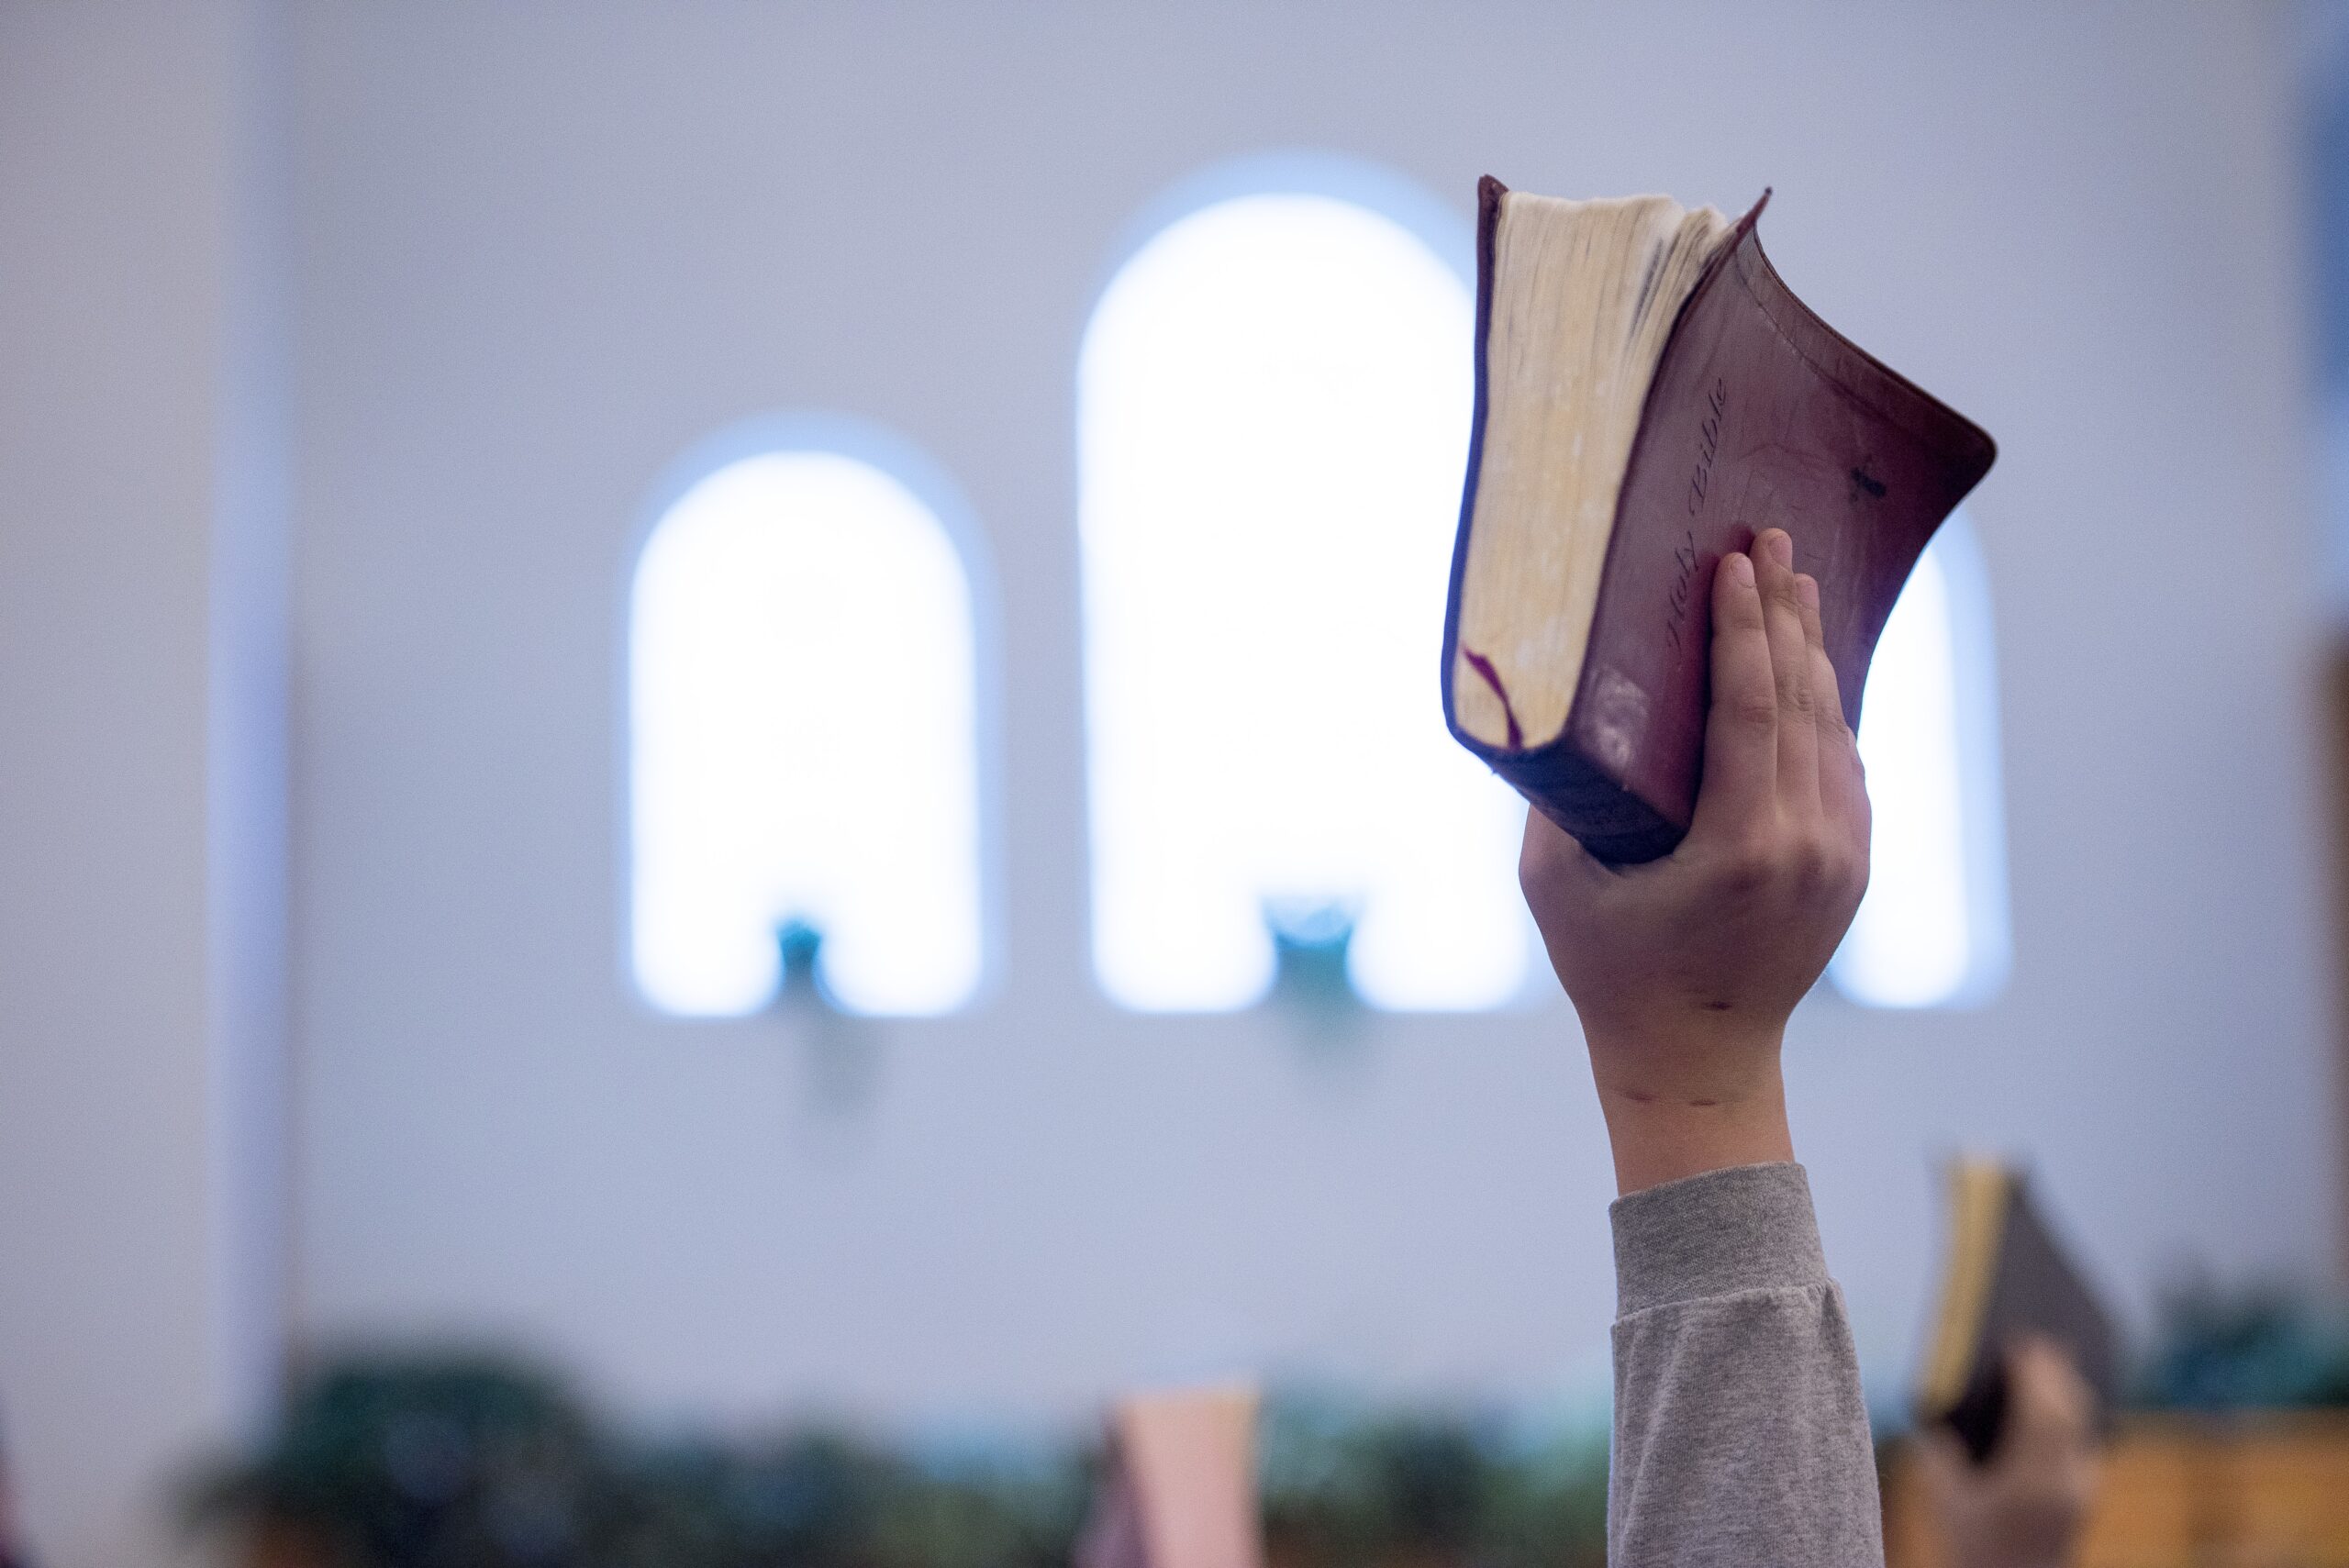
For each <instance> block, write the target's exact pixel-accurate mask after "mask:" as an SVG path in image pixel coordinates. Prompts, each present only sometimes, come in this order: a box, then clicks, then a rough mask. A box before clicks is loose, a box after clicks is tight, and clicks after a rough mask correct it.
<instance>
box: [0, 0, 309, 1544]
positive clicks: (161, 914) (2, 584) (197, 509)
mask: <svg viewBox="0 0 2349 1568" xmlns="http://www.w3.org/2000/svg"><path fill="white" fill-rule="evenodd" d="M273 26H274V24H273V19H272V17H271V16H270V14H269V13H268V12H267V11H266V10H265V9H263V8H262V6H258V5H252V4H244V3H241V0H222V3H217V4H215V3H210V0H207V3H205V4H200V5H198V4H171V5H151V4H122V5H114V4H109V5H89V6H50V5H39V4H8V5H0V279H5V280H6V284H5V285H0V1423H4V1424H5V1428H6V1433H5V1440H6V1451H7V1459H8V1462H9V1464H10V1467H11V1469H12V1471H13V1472H14V1474H15V1479H16V1481H17V1485H18V1486H19V1487H20V1489H21V1496H22V1501H23V1503H24V1509H25V1515H26V1523H27V1528H28V1530H29V1531H30V1533H31V1537H32V1547H33V1550H34V1552H35V1555H36V1556H37V1558H38V1559H39V1561H41V1562H49V1563H53V1564H57V1565H59V1568H82V1565H85V1564H86V1565H91V1568H96V1565H99V1564H106V1565H109V1568H111V1565H115V1564H131V1563H138V1562H153V1561H161V1560H164V1559H166V1558H167V1557H170V1556H172V1555H173V1554H174V1552H175V1548H174V1546H173V1541H174V1540H176V1539H177V1536H176V1530H175V1529H173V1526H172V1523H171V1520H170V1518H169V1516H168V1512H167V1507H168V1503H169V1498H168V1496H167V1492H166V1487H167V1485H168V1484H169V1483H170V1482H171V1481H172V1480H173V1478H174V1477H177V1476H180V1475H182V1474H183V1473H184V1468H185V1466H186V1465H187V1463H188V1462H189V1461H190V1460H191V1459H192V1458H194V1457H195V1454H196V1453H197V1452H198V1451H200V1450H203V1449H206V1448H210V1447H213V1446H216V1445H217V1444H219V1443H220V1442H222V1441H224V1440H228V1438H229V1437H230V1436H231V1435H232V1434H233V1433H235V1432H236V1431H237V1430H239V1428H240V1427H242V1426H244V1425H246V1424H249V1423H250V1422H251V1421H252V1420H253V1419H254V1418H256V1417H258V1416H259V1415H260V1414H261V1413H262V1410H263V1409H264V1408H265V1407H266V1402H267V1400H268V1398H269V1396H270V1391H271V1389H272V1388H273V1384H274V1378H275V1373H276V1368H277V1366H278V1363H279V1361H280V1343H279V1329H280V1326H281V1322H282V1317H283V1313H282V1306H283V1295H284V1262H283V1259H282V1256H281V1254H280V1249H279V1231H280V1229H281V1226H280V1224H279V1218H280V1214H279V1197H278V1194H279V1192H280V1188H281V1179H280V1177H279V1175H278V1173H277V1170H276V1162H277V1157H278V1154H279V1152H280V1144H281V1142H282V1138H281V1135H280V1128H279V1123H280V1120H281V1117H282V1109H283V1106H282V1103H281V1094H282V1090H281V1086H280V1084H279V1077H280V1070H279V1069H280V1061H281V1058H282V1053H283V1019H282V996H283V975H282V972H281V968H280V964H281V960H282V956H283V943H282V934H281V922H282V918H283V906H284V875H283V856H282V851H281V846H282V841H283V838H284V806H283V795H284V789H283V781H284V710H285V701H284V669H283V652H282V644H283V632H284V548H283V545H284V539H283V509H282V505H281V501H280V496H279V489H280V473H281V471H282V454H281V452H280V450H279V447H278V441H277V433H278V431H277V427H278V425H279V423H280V419H279V412H280V411H279V408H278V388H277V386H276V384H275V383H276V377H277V374H278V368H279V367H278V365H277V363H276V362H275V356H274V354H273V350H274V348H275V346H276V344H277V339H276V336H275V333H274V331H273V325H272V321H271V314H272V312H273V310H274V309H275V308H276V307H277V306H278V304H279V303H280V302H279V299H278V297H277V296H276V295H275V293H274V292H273V279H272V277H271V276H270V275H269V273H268V272H267V263H268V254H269V247H270V239H269V236H270V231H271V227H272V225H273V221H274V216H275V211H276V209H278V208H280V207H282V202H281V201H280V196H281V195H282V193H281V192H279V191H278V190H276V189H275V188H273V187H272V186H271V184H270V183H269V180H268V174H267V169H268V160H267V157H266V155H265V152H264V150H263V143H264V142H265V141H266V140H267V139H268V135H269V132H268V129H267V127H266V125H265V124H264V120H265V117H266V115H267V113H268V112H269V109H270V106H271V105H272V104H273V102H274V99H275V93H274V90H273V77H272V72H273V69H274V67H273V56H272V54H271V39H272V36H273Z"/></svg>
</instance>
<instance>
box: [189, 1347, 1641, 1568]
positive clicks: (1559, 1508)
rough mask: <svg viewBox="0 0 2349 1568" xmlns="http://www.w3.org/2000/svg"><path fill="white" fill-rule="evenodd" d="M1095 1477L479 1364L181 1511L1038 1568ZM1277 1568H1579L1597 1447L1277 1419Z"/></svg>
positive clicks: (474, 1554) (253, 1519) (1593, 1558)
mask: <svg viewBox="0 0 2349 1568" xmlns="http://www.w3.org/2000/svg"><path fill="white" fill-rule="evenodd" d="M1097 1465H1098V1454H1097V1452H1096V1451H1094V1450H1092V1449H1090V1448H1088V1447H1085V1446H1083V1445H1070V1446H1067V1447H1064V1448H1061V1449H1047V1448H1040V1447H1030V1448H1026V1449H1022V1448H1020V1447H1018V1446H1017V1445H1010V1444H1004V1445H998V1446H997V1447H995V1448H993V1449H989V1450H985V1451H983V1452H981V1453H979V1454H978V1455H976V1456H975V1457H974V1455H973V1454H972V1453H970V1452H964V1453H962V1454H960V1455H959V1456H957V1457H955V1458H952V1459H944V1458H940V1457H937V1456H935V1455H933V1456H929V1457H924V1456H920V1455H918V1454H916V1453H912V1452H908V1451H899V1450H895V1449H890V1448H885V1447H883V1446H882V1445H879V1444H876V1443H872V1442H868V1441H863V1440H857V1439H853V1438H851V1437H847V1436H844V1435H841V1434H839V1433H824V1432H812V1433H802V1434H797V1435H793V1436H790V1437H786V1438H783V1439H780V1440H772V1441H766V1442H744V1443H738V1444H726V1443H718V1442H690V1443H676V1442H673V1443H665V1444H649V1443H644V1442H641V1441H636V1440H629V1439H625V1438H622V1437H620V1436H618V1435H617V1434H615V1433H614V1432H612V1431H610V1430H608V1429H606V1428H605V1427H604V1426H603V1425H602V1424H600V1423H599V1422H598V1421H597V1420H596V1418H595V1417H594V1416H593V1415H592V1413H591V1412H590V1411H588V1410H587V1408H586V1407H584V1405H583V1404H582V1403H581V1402H580V1401H579V1400H577V1399H576V1398H575V1397H574V1396H573V1395H572V1394H571V1393H570V1392H569V1390H568V1389H567V1388H566V1387H565V1386H564V1385H562V1382H561V1380H559V1379H557V1378H555V1377H553V1376H551V1375H550V1374H548V1373H545V1372H543V1371H541V1370H540V1369H537V1368H534V1367H532V1366H529V1365H528V1364H527V1363H522V1362H509V1361H507V1360H505V1359H502V1358H497V1357H491V1356H452V1357H424V1358H394V1357H373V1358H357V1359H351V1360H348V1361H344V1362H338V1363H336V1364H334V1365H332V1366H329V1367H327V1368H324V1369H322V1370H321V1371H320V1372H319V1373H317V1375H316V1376H313V1377H311V1378H310V1379H308V1380H306V1382H305V1383H304V1384H303V1385H302V1386H301V1387H300V1388H299V1389H298V1390H296V1392H295V1396H294V1397H293V1398H292V1399H291V1401H290V1402H289V1404H288V1406H287V1407H286V1409H285V1411H284V1418H283V1420H282V1421H281V1423H280V1425H279V1427H278V1429H277V1430H276V1431H275V1433H274V1434H273V1436H272V1437H271V1438H270V1440H268V1441H267V1442H266V1443H264V1444H263V1445H262V1447H261V1448H260V1450H259V1451H257V1452H254V1453H252V1454H250V1455H247V1456H244V1457H242V1458H239V1459H236V1460H233V1461H230V1462H225V1463H222V1464H220V1465H218V1466H217V1467H216V1468H215V1469H214V1470H213V1471H212V1472H211V1473H209V1474H207V1475H206V1477H205V1478H204V1479H203V1480H202V1482H201V1483H200V1484H199V1485H197V1486H196V1487H195V1488H194V1490H193V1491H192V1493H191V1495H190V1498H189V1504H188V1513H189V1518H190V1519H191V1520H192V1521H193V1522H194V1523H195V1525H197V1526H198V1527H200V1528H204V1529H223V1528H230V1527H242V1528H244V1529H248V1530H250V1531H252V1532H254V1533H255V1534H256V1535H267V1536H270V1537H272V1538H273V1539H276V1540H281V1541H282V1540H288V1539H290V1540H297V1541H299V1542H303V1543H306V1548H305V1550H306V1551H307V1552H308V1553H309V1555H307V1556H300V1555H296V1556H295V1557H291V1558H289V1557H288V1556H286V1555H285V1554H284V1552H283V1551H282V1550H281V1553H280V1555H279V1557H278V1558H277V1559H275V1560H276V1561H279V1562H288V1561H301V1562H310V1561H312V1560H313V1559H315V1561H316V1562H317V1564H318V1565H319V1568H328V1565H331V1568H1046V1565H1048V1564H1050V1565H1055V1568H1056V1565H1058V1564H1063V1563H1065V1562H1067V1561H1068V1559H1069V1554H1070V1551H1071V1548H1072V1545H1073V1543H1074V1539H1075V1536H1076V1532H1077V1529H1078V1528H1079V1526H1080V1524H1081V1522H1082V1519H1083V1516H1084V1512H1085V1506H1086V1502H1087V1499H1088V1497H1089V1496H1090V1492H1091V1483H1092V1478H1093V1475H1094V1473H1095V1472H1096V1470H1097ZM1263 1471H1264V1475H1263V1485H1264V1513H1265V1530H1266V1540H1267V1544H1268V1546H1269V1548H1270V1550H1271V1553H1272V1559H1273V1562H1274V1563H1275V1568H1407V1565H1408V1568H1454V1565H1456V1568H1535V1565H1536V1564H1542V1565H1544V1568H1582V1565H1584V1564H1589V1565H1591V1568H1597V1565H1598V1563H1600V1562H1603V1561H1604V1556H1605V1530H1606V1495H1607V1444H1606V1439H1605V1436H1604V1434H1603V1433H1589V1434H1575V1435H1572V1436H1568V1437H1564V1438H1559V1439H1556V1440H1549V1441H1544V1442H1528V1441H1525V1440H1519V1439H1513V1438H1510V1437H1508V1436H1507V1435H1506V1434H1505V1433H1504V1432H1502V1431H1501V1429H1499V1428H1498V1426H1497V1424H1495V1423H1477V1422H1473V1421H1467V1420H1462V1419H1456V1418H1448V1417H1441V1416H1434V1417H1428V1416H1416V1415H1403V1414H1397V1413H1392V1412H1369V1413H1364V1412H1355V1411H1348V1410H1342V1409H1341V1408H1340V1407H1337V1406H1335V1405H1332V1404H1330V1403H1327V1402H1320V1403H1316V1402H1309V1401H1304V1400H1275V1401H1274V1402H1273V1404H1272V1406H1271V1407H1270V1409H1269V1411H1268V1414H1267V1418H1266V1422H1265V1427H1264V1458H1263Z"/></svg>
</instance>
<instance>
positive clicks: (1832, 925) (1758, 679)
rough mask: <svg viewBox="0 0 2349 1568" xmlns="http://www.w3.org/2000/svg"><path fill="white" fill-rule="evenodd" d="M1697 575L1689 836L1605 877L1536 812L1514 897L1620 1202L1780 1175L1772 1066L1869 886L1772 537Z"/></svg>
mask: <svg viewBox="0 0 2349 1568" xmlns="http://www.w3.org/2000/svg"><path fill="white" fill-rule="evenodd" d="M1753 542H1754V548H1753V553H1752V554H1751V555H1750V556H1749V555H1743V554H1733V555H1728V556H1724V557H1722V559H1721V562H1720V566H1719V568H1717V569H1716V570H1715V572H1714V573H1713V588H1712V593H1713V634H1712V697H1711V707H1710V710H1709V713H1708V714H1707V717H1706V724H1705V764H1704V777H1703V780H1702V783H1701V784H1700V786H1699V788H1698V795H1697V809H1696V815H1695V817H1694V820H1693V821H1692V822H1691V824H1690V827H1689V829H1688V836H1687V838H1686V839H1684V840H1681V842H1680V846H1679V848H1678V849H1676V850H1675V851H1673V852H1672V853H1671V854H1670V855H1667V856H1665V857H1664V859H1662V860H1659V861H1653V862H1649V863H1647V864H1645V865H1632V866H1622V867H1609V866H1607V865H1603V864H1601V863H1600V862H1598V861H1597V860H1595V859H1593V858H1592V857H1591V855H1590V853H1589V852H1588V851H1586V850H1585V849H1584V848H1583V847H1582V846H1581V845H1580V844H1579V843H1577V842H1575V840H1574V839H1573V838H1572V837H1570V836H1569V835H1568V834H1566V833H1565V832H1564V830H1563V829H1561V828H1558V827H1557V826H1556V825H1554V824H1553V823H1552V822H1551V821H1550V820H1549V819H1548V818H1547V817H1543V816H1542V814H1541V813H1540V812H1538V811H1536V812H1530V813H1528V814H1527V817H1526V823H1525V851H1524V854H1523V857H1522V858H1521V860H1520V862H1519V868H1518V874H1519V880H1520V883H1521V884H1523V886H1524V889H1525V900H1526V903H1527V904H1528V905H1530V906H1531V907H1532V910H1533V918H1534V921H1535V923H1536V924H1538V925H1539V926H1540V927H1541V928H1542V941H1543V942H1544V944H1545V945H1546V946H1547V947H1548V948H1549V950H1550V962H1551V963H1552V965H1553V966H1554V967H1555V968H1556V970H1557V972H1558V979H1559V980H1560V981H1561V982H1562V983H1563V984H1564V985H1565V988H1566V995H1568V996H1570V997H1572V998H1573V1000H1574V1005H1575V1012H1576V1013H1578V1014H1579V1015H1580V1016H1581V1018H1582V1027H1583V1037H1584V1040H1585V1041H1586V1044H1587V1045H1588V1048H1589V1051H1590V1068H1591V1075H1592V1077H1593V1078H1595V1079H1596V1080H1597V1081H1598V1098H1599V1105H1600V1107H1601V1109H1603V1110H1604V1111H1605V1113H1606V1116H1607V1130H1608V1137H1609V1141H1610V1142H1611V1143H1612V1144H1613V1146H1614V1151H1615V1180H1616V1185H1617V1188H1618V1189H1619V1190H1620V1191H1621V1192H1626V1193H1630V1192H1636V1191H1638V1190H1640V1189H1641V1188H1642V1187H1649V1186H1653V1185H1655V1184H1658V1183H1660V1182H1668V1181H1674V1180H1677V1179H1678V1178H1680V1177H1682V1176H1693V1175H1697V1174H1698V1173H1702V1172H1705V1171H1711V1170H1718V1169H1720V1168H1721V1167H1723V1166H1726V1165H1745V1164H1755V1163H1759V1162H1765V1161H1772V1160H1790V1159H1792V1158H1793V1157H1794V1149H1793V1143H1792V1140H1791V1139H1790V1138H1789V1136H1788V1134H1787V1111H1786V1092H1785V1085H1784V1083H1783V1081H1782V1080H1781V1079H1780V1077H1779V1072H1778V1051H1779V1045H1780V1042H1781V1040H1782V1039H1783V1037H1784V1035H1785V1032H1786V1024H1787V1015H1789V1014H1790V1013H1792V1012H1793V1011H1794V1007H1795V1004H1796V1003H1797V1002H1798V1001H1800V1000H1801V999H1802V996H1803V994H1804V993H1805V992H1807V991H1809V989H1810V987H1811V985H1812V984H1814V983H1815V982H1817V980H1818V979H1819V975H1820V971H1821V970H1823V969H1825V968H1826V967H1827V961H1828V959H1830V958H1831V957H1832V956H1833V955H1834V951H1835V944H1836V943H1838V942H1839V941H1841V940H1842V937H1843V930H1844V928H1845V927H1847V926H1849V925H1850V924H1851V923H1852V916H1853V914H1854V911H1855V910H1857V909H1858V908H1859V905H1860V895H1861V894H1862V893H1863V892H1864V891H1865V889H1866V887H1867V879H1868V871H1867V867H1868V798H1867V790H1866V787H1865V783H1864V782H1863V780H1862V777H1861V772H1860V755H1859V750H1858V748H1857V746H1856V745H1855V744H1854V740H1853V736H1852V731H1851V728H1850V726H1848V725H1846V724H1845V723H1844V722H1843V703H1842V695H1841V694H1840V693H1839V692H1838V691H1837V690H1836V685H1835V666H1834V665H1833V663H1832V662H1830V661H1829V659H1828V657H1827V650H1826V646H1825V643H1824V641H1823V640H1822V639H1821V637H1820V625H1819V584H1817V583H1815V582H1813V581H1812V580H1811V579H1810V578H1809V577H1806V576H1799V575H1798V574H1797V573H1796V572H1795V570H1794V541H1793V540H1792V539H1788V538H1787V535H1786V534H1785V533H1784V532H1783V531H1781V530H1778V529H1776V528H1774V529H1772V530H1770V531H1769V532H1767V533H1765V534H1763V535H1762V536H1761V537H1760V538H1758V539H1755V540H1754V541H1753Z"/></svg>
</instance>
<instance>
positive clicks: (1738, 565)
mask: <svg viewBox="0 0 2349 1568" xmlns="http://www.w3.org/2000/svg"><path fill="white" fill-rule="evenodd" d="M1721 565H1722V566H1724V567H1726V568H1727V569H1728V571H1729V580H1730V581H1731V582H1732V583H1735V584H1738V585H1739V586H1740V587H1743V588H1750V587H1752V586H1753V557H1751V556H1749V555H1747V554H1745V553H1744V552H1743V551H1742V550H1733V551H1731V553H1730V554H1728V555H1724V556H1722V557H1721Z"/></svg>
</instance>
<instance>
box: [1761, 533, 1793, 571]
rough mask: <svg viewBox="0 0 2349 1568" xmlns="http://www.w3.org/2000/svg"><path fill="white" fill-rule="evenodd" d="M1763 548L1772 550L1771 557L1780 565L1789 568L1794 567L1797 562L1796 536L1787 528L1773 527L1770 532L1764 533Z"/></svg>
mask: <svg viewBox="0 0 2349 1568" xmlns="http://www.w3.org/2000/svg"><path fill="white" fill-rule="evenodd" d="M1762 548H1763V549H1765V550H1768V551H1769V552H1770V559H1771V560H1773V561H1776V562H1777V563H1778V564H1779V565H1781V566H1784V567H1787V568H1789V569H1791V568H1792V567H1793V565H1794V563H1795V536H1794V535H1792V534H1790V533H1788V532H1787V530H1786V529H1784V528H1772V529H1771V530H1770V531H1769V532H1768V533H1766V534H1764V535H1763V536H1762Z"/></svg>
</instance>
